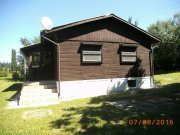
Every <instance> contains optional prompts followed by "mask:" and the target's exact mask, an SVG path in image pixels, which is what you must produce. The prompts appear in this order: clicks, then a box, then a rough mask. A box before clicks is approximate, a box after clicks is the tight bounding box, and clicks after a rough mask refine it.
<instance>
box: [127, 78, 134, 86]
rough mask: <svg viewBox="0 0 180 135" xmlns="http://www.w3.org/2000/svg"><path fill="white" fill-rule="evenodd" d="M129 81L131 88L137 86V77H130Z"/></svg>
mask: <svg viewBox="0 0 180 135" xmlns="http://www.w3.org/2000/svg"><path fill="white" fill-rule="evenodd" d="M127 83H128V87H129V88H135V87H136V80H135V79H129V80H128V82H127Z"/></svg>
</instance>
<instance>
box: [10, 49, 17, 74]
mask: <svg viewBox="0 0 180 135" xmlns="http://www.w3.org/2000/svg"><path fill="white" fill-rule="evenodd" d="M16 68H17V62H16V50H14V49H12V54H11V71H16Z"/></svg>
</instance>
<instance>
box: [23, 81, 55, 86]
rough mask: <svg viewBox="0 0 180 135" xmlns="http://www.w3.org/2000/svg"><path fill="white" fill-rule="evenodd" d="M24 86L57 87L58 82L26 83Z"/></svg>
mask: <svg viewBox="0 0 180 135" xmlns="http://www.w3.org/2000/svg"><path fill="white" fill-rule="evenodd" d="M23 85H24V86H39V85H56V81H40V82H31V81H30V82H24V84H23Z"/></svg>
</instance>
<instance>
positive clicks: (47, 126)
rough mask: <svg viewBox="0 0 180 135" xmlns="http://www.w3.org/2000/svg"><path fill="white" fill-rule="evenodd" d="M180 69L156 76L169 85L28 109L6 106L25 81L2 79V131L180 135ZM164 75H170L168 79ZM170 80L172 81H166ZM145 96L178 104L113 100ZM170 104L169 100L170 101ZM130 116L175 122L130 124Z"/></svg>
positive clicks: (56, 134) (38, 134) (44, 134)
mask: <svg viewBox="0 0 180 135" xmlns="http://www.w3.org/2000/svg"><path fill="white" fill-rule="evenodd" d="M179 75H180V73H179V72H177V73H168V74H158V75H156V76H155V79H156V81H159V82H160V83H161V84H164V85H165V86H164V87H162V88H158V89H151V90H140V91H135V90H132V91H126V92H121V93H115V94H110V95H107V96H99V97H93V98H86V99H78V100H73V101H64V102H61V103H60V104H57V105H52V106H47V107H36V108H24V109H12V110H9V109H6V108H5V106H6V105H7V103H8V102H9V101H10V100H11V99H12V97H13V95H14V94H15V93H16V92H17V91H18V90H19V89H20V87H21V83H20V82H14V81H10V80H9V79H7V80H0V112H1V115H0V134H1V135H7V134H12V135H14V134H18V135H30V134H33V135H41V134H42V135H59V134H62V135H77V134H78V135H87V134H88V135H94V134H97V135H102V134H103V135H104V134H108V135H116V134H118V135H119V134H126V135H131V134H133V135H151V134H153V135H161V134H163V135H169V134H173V135H179V134H180V129H179V127H180V101H179V100H178V99H179V98H180V97H179V96H178V95H175V93H180V89H179V88H180V80H179ZM163 78H169V79H167V80H166V82H164V80H162V79H163ZM166 84H168V85H166ZM145 96H156V97H166V98H172V99H173V100H174V103H176V104H175V106H173V107H171V108H170V107H165V108H164V109H163V110H161V109H160V108H156V107H154V109H151V108H149V112H144V111H139V112H137V113H135V112H134V111H131V110H126V109H121V108H117V107H115V106H113V105H111V104H109V102H115V101H119V100H124V99H126V100H135V99H136V100H141V98H143V97H145ZM167 106H168V104H167ZM37 109H50V110H51V111H52V113H53V114H52V115H50V116H48V117H45V118H32V119H27V120H24V119H23V118H22V115H23V113H24V112H25V111H29V110H37ZM128 119H141V120H142V119H156V120H157V119H169V120H170V119H173V120H174V124H173V125H169V126H168V125H154V126H152V125H151V126H148V125H146V126H143V125H129V124H128V122H127V121H128Z"/></svg>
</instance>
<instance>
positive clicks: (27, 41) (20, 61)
mask: <svg viewBox="0 0 180 135" xmlns="http://www.w3.org/2000/svg"><path fill="white" fill-rule="evenodd" d="M19 41H20V43H21V45H22V46H23V47H26V46H30V45H33V44H38V43H40V41H41V40H40V36H34V37H33V38H31V39H30V38H27V37H21V38H20V40H19ZM17 61H18V65H17V70H18V72H19V76H20V77H23V69H24V58H23V55H22V54H21V52H19V53H18V56H17Z"/></svg>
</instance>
